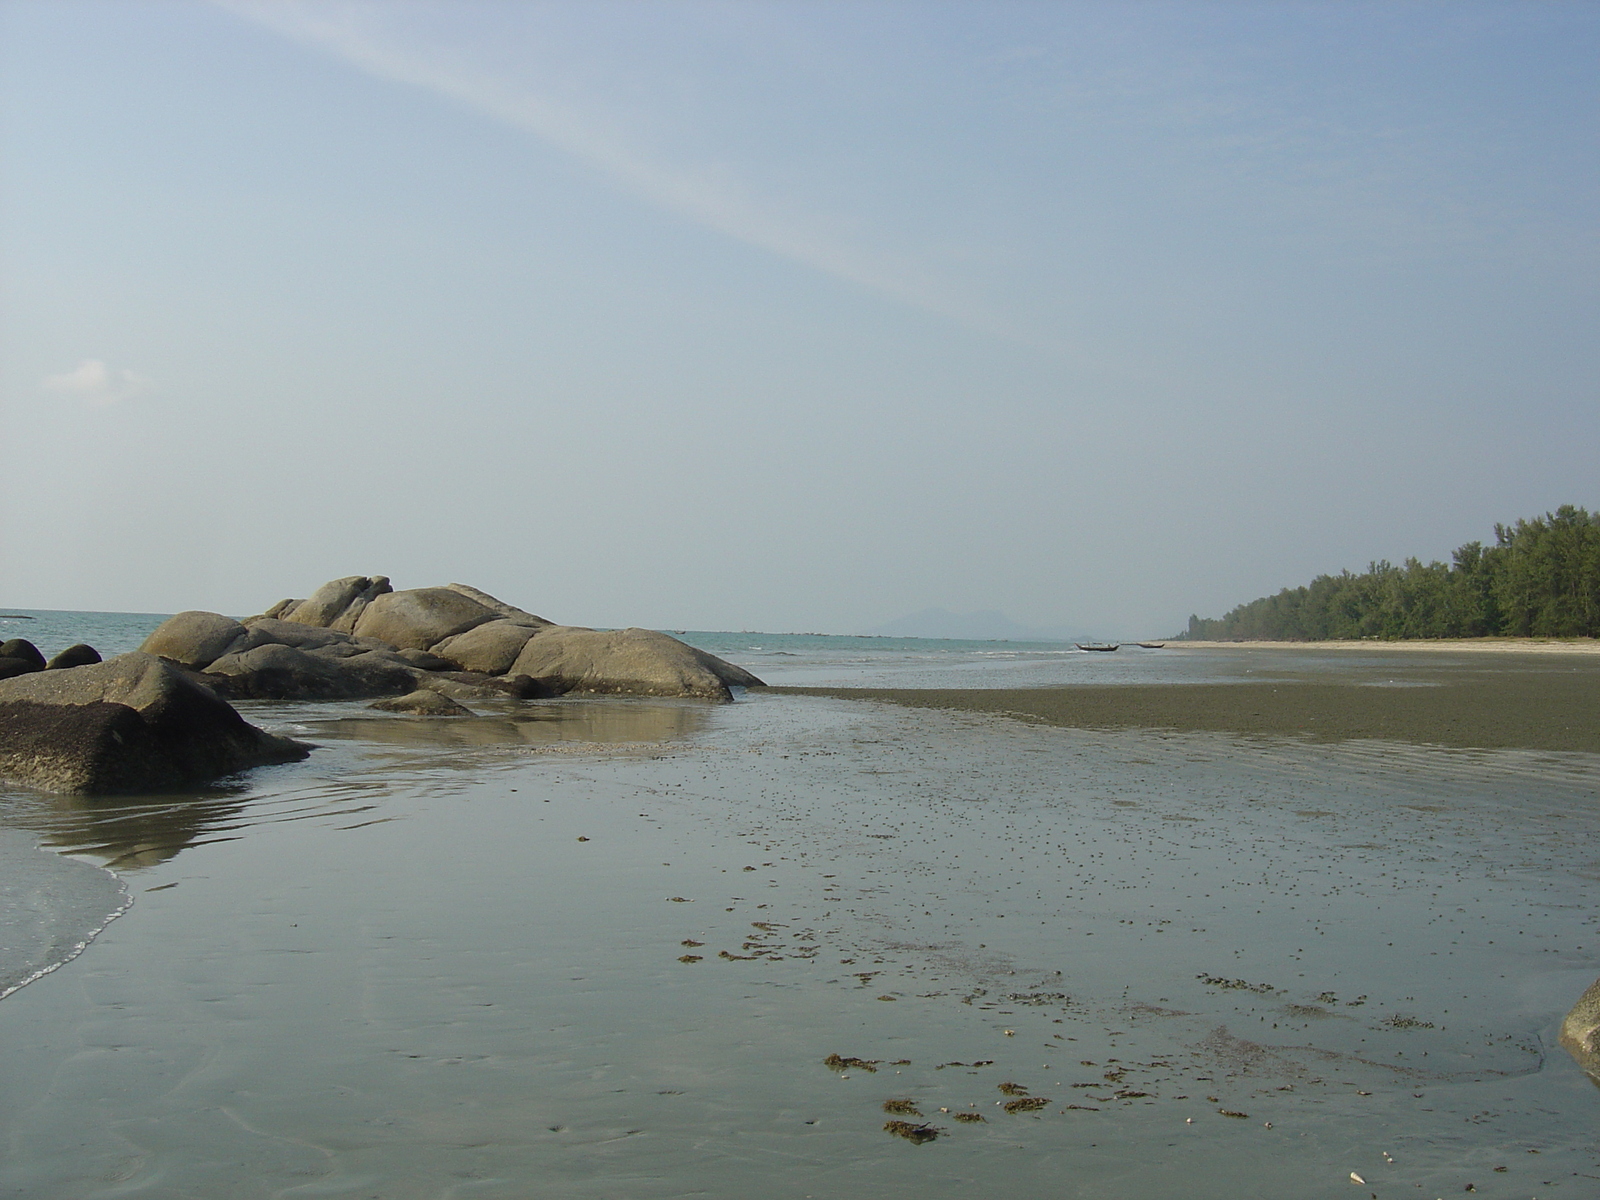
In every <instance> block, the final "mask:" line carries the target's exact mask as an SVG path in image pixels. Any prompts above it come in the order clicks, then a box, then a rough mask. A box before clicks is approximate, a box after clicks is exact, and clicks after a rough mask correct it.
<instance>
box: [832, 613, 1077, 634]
mask: <svg viewBox="0 0 1600 1200" xmlns="http://www.w3.org/2000/svg"><path fill="white" fill-rule="evenodd" d="M862 632H864V633H866V634H868V635H869V636H872V637H919V638H955V639H958V640H961V641H1012V642H1067V641H1072V640H1073V638H1072V637H1071V636H1070V635H1068V634H1067V633H1066V632H1064V631H1063V630H1060V629H1032V628H1029V627H1028V626H1026V625H1019V624H1017V622H1015V621H1013V620H1012V619H1011V618H1010V617H1008V616H1006V615H1005V613H1003V612H996V611H995V610H994V609H992V608H991V609H985V610H984V611H982V612H974V613H953V612H947V611H945V610H944V609H942V608H925V609H923V610H922V611H921V612H915V613H911V614H910V615H909V616H904V617H899V618H897V619H895V620H893V621H889V622H887V623H885V624H883V625H879V626H877V627H876V628H873V629H867V630H863V631H862ZM1078 636H1079V639H1080V640H1082V635H1081V634H1080V635H1078Z"/></svg>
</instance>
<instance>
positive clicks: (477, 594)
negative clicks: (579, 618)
mask: <svg viewBox="0 0 1600 1200" xmlns="http://www.w3.org/2000/svg"><path fill="white" fill-rule="evenodd" d="M444 586H445V587H446V588H447V589H448V590H449V591H452V592H460V593H461V594H462V595H463V596H465V597H466V598H467V599H468V600H476V601H477V602H478V603H479V604H481V605H483V606H484V607H485V608H489V609H493V610H494V611H495V612H497V613H499V614H500V615H501V616H502V617H505V618H506V619H507V620H509V621H512V622H515V623H516V624H518V625H532V626H533V627H534V628H535V629H542V628H544V627H545V626H546V625H554V624H555V622H554V621H546V620H545V619H544V618H543V617H536V616H534V615H533V614H532V613H531V612H528V611H527V610H525V609H521V608H518V607H517V606H516V605H515V604H507V603H506V602H505V601H504V600H497V599H495V598H494V597H493V596H491V595H489V593H488V592H484V591H479V590H478V589H477V588H475V587H472V586H470V585H468V584H465V583H447V584H445V585H444Z"/></svg>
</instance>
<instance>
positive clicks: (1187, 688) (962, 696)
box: [769, 644, 1600, 753]
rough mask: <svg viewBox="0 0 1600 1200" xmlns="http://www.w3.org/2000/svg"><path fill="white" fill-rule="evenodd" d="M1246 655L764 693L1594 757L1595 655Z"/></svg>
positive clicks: (1084, 723) (1598, 701)
mask: <svg viewBox="0 0 1600 1200" xmlns="http://www.w3.org/2000/svg"><path fill="white" fill-rule="evenodd" d="M1321 648H1323V647H1320V646H1319V647H1315V649H1321ZM1208 649H1209V647H1207V648H1202V649H1196V650H1190V651H1189V652H1190V653H1193V654H1196V655H1200V654H1204V653H1206V651H1207V650H1208ZM1226 649H1227V650H1228V651H1229V652H1237V651H1238V650H1239V649H1240V647H1239V646H1237V645H1233V644H1228V645H1227V646H1226ZM1252 649H1253V652H1254V653H1256V654H1259V655H1260V658H1259V662H1258V673H1259V674H1260V675H1261V681H1260V682H1249V683H1231V682H1229V683H1186V684H1112V685H1095V684H1083V685H1077V684H1074V685H1071V686H1066V687H1032V688H929V689H921V688H837V687H786V688H773V689H769V690H772V691H780V692H785V693H791V694H801V695H812V696H832V697H836V698H839V699H848V700H876V701H882V702H887V703H891V704H900V705H906V706H909V707H914V708H940V709H957V710H961V711H965V712H978V713H993V714H996V715H1002V716H1011V717H1018V718H1021V719H1024V720H1029V721H1035V722H1039V723H1043V724H1049V725H1061V726H1067V727H1071V728H1081V729H1130V728H1140V729H1172V730H1180V731H1194V732H1199V731H1210V732H1217V733H1239V734H1274V735H1283V734H1289V735H1301V736H1306V737H1309V738H1311V739H1314V740H1317V741H1344V740H1349V739H1353V738H1380V739H1387V740H1391V741H1404V742H1413V743H1418V744H1424V745H1436V746H1451V747H1475V748H1478V749H1494V750H1498V749H1509V750H1577V751H1585V752H1588V753H1596V752H1600V656H1593V655H1581V654H1575V655H1565V656H1558V655H1555V654H1550V653H1539V652H1532V653H1528V652H1524V653H1513V652H1510V651H1503V652H1501V653H1498V654H1495V655H1493V656H1492V657H1491V656H1488V655H1476V654H1460V653H1455V649H1456V648H1455V647H1451V648H1450V649H1449V650H1435V652H1434V653H1433V654H1432V655H1422V654H1416V655H1414V656H1411V657H1408V658H1402V659H1397V658H1396V656H1394V655H1391V654H1390V653H1389V651H1390V650H1391V649H1392V647H1389V646H1385V647H1383V649H1382V650H1381V651H1374V650H1373V649H1372V648H1371V647H1368V648H1366V650H1367V653H1368V655H1370V656H1371V661H1369V662H1362V661H1360V660H1355V661H1353V662H1352V664H1351V668H1352V669H1351V670H1349V671H1348V672H1347V673H1346V674H1345V675H1344V676H1343V677H1342V678H1340V679H1338V680H1336V681H1329V680H1328V678H1327V674H1326V673H1325V672H1324V673H1321V674H1320V676H1319V677H1316V678H1313V677H1311V676H1310V675H1309V673H1306V672H1304V671H1303V669H1302V665H1301V664H1302V661H1303V658H1304V655H1305V653H1306V651H1307V649H1308V647H1307V646H1305V645H1297V646H1292V647H1291V646H1288V645H1285V646H1284V647H1276V646H1257V647H1253V648H1252Z"/></svg>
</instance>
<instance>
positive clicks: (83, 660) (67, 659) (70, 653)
mask: <svg viewBox="0 0 1600 1200" xmlns="http://www.w3.org/2000/svg"><path fill="white" fill-rule="evenodd" d="M99 661H101V660H100V651H98V650H96V649H95V648H94V647H93V646H85V645H84V644H83V643H82V642H79V643H78V644H77V645H75V646H68V647H67V648H66V649H65V650H63V651H62V652H61V653H60V654H58V655H56V656H55V657H54V658H52V659H51V660H50V661H49V662H47V663H45V665H44V669H45V670H46V671H66V670H70V669H71V668H72V667H87V666H90V665H92V664H93V663H97V662H99Z"/></svg>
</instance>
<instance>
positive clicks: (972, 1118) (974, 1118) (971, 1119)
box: [950, 1112, 987, 1125]
mask: <svg viewBox="0 0 1600 1200" xmlns="http://www.w3.org/2000/svg"><path fill="white" fill-rule="evenodd" d="M950 1115H951V1116H952V1117H954V1118H955V1119H956V1120H958V1121H962V1122H964V1123H966V1124H968V1125H976V1124H977V1123H978V1122H979V1121H983V1120H986V1119H987V1118H985V1117H984V1115H983V1114H982V1113H976V1112H958V1113H951V1114H950Z"/></svg>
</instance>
